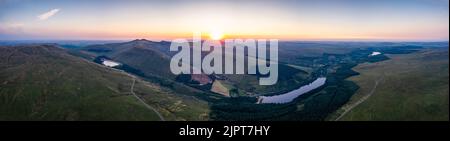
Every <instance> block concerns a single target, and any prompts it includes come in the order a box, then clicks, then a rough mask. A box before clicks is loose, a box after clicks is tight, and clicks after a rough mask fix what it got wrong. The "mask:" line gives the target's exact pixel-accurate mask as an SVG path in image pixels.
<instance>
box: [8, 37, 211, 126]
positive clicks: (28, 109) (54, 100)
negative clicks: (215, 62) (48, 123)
mask: <svg viewBox="0 0 450 141" xmlns="http://www.w3.org/2000/svg"><path fill="white" fill-rule="evenodd" d="M0 54H1V55H0V119H1V120H159V118H158V116H157V115H156V113H155V112H154V111H152V110H149V109H148V108H146V107H145V106H144V105H143V104H142V103H140V102H139V101H138V100H137V99H136V98H135V97H134V96H133V95H131V93H130V89H131V84H132V82H133V79H132V77H130V76H128V75H126V74H124V73H123V72H120V71H117V70H113V69H110V68H107V67H103V66H100V65H98V64H95V63H92V62H89V61H86V60H83V59H81V58H78V57H75V56H72V55H69V54H68V53H67V52H66V51H65V50H64V49H61V48H57V47H54V46H46V45H34V46H19V47H0ZM134 87H135V88H134V92H135V93H137V94H138V95H139V97H141V98H142V99H144V100H145V101H146V103H147V104H149V105H151V106H153V107H155V109H156V110H157V111H158V112H159V113H161V114H162V115H163V116H164V117H165V118H166V120H205V119H207V116H205V115H208V106H207V103H206V102H204V101H200V100H198V99H195V98H192V97H188V96H180V95H177V94H174V92H172V91H170V90H168V89H165V88H161V87H160V86H159V85H154V84H151V83H147V82H143V81H141V80H137V82H136V85H135V86H134Z"/></svg>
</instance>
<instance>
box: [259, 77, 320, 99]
mask: <svg viewBox="0 0 450 141" xmlns="http://www.w3.org/2000/svg"><path fill="white" fill-rule="evenodd" d="M326 80H327V78H325V77H320V78H317V79H316V80H314V81H313V82H312V83H310V84H308V85H304V86H302V87H300V88H298V89H295V90H293V91H290V92H288V93H285V94H280V95H275V96H260V97H259V98H258V99H259V100H258V103H288V102H291V101H292V100H294V99H295V98H297V97H298V96H300V95H302V94H305V93H307V92H310V91H312V90H314V89H316V88H318V87H320V86H322V85H324V84H325V81H326Z"/></svg>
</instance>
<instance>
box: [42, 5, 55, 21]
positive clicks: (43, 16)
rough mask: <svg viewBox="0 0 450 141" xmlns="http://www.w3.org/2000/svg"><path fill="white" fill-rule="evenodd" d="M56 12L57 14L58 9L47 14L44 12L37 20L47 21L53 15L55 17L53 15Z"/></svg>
mask: <svg viewBox="0 0 450 141" xmlns="http://www.w3.org/2000/svg"><path fill="white" fill-rule="evenodd" d="M58 12H59V9H58V8H57V9H53V10H50V11H48V12H45V13H43V14H41V15H38V16H37V18H38V19H39V20H41V21H43V20H47V19H48V18H50V17H52V16H53V15H55V14H56V13H58Z"/></svg>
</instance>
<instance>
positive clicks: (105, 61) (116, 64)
mask: <svg viewBox="0 0 450 141" xmlns="http://www.w3.org/2000/svg"><path fill="white" fill-rule="evenodd" d="M102 64H103V65H105V66H108V67H115V66H118V65H120V63H118V62H114V61H111V60H106V59H105V60H103V62H102Z"/></svg>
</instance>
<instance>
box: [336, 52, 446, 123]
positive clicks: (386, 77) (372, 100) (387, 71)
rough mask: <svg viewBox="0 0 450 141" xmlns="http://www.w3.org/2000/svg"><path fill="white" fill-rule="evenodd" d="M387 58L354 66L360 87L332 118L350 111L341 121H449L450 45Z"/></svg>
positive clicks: (353, 79)
mask: <svg viewBox="0 0 450 141" xmlns="http://www.w3.org/2000/svg"><path fill="white" fill-rule="evenodd" d="M388 57H390V58H391V59H390V60H386V61H382V62H377V63H364V64H360V65H358V66H357V67H355V68H354V70H355V71H357V72H359V73H361V74H360V75H358V76H354V77H351V78H350V80H352V81H354V82H356V83H357V84H358V85H359V86H360V89H359V90H358V91H357V93H356V94H355V95H354V96H353V97H352V98H351V100H350V102H348V103H347V104H346V105H345V106H344V107H342V108H341V109H340V110H338V112H337V113H336V114H334V115H332V116H330V118H329V119H330V120H335V119H336V117H338V116H339V115H340V114H342V113H344V111H345V110H348V112H347V113H346V114H345V115H343V116H342V117H340V118H339V120H351V121H354V120H448V114H449V112H448V110H449V109H448V108H449V106H448V105H449V97H448V93H449V86H448V80H449V76H448V75H449V70H448V67H449V60H448V48H439V49H424V50H421V51H419V52H416V53H412V54H400V55H388ZM376 83H378V84H377V86H375V85H376ZM364 99H365V100H364ZM358 103H360V104H358Z"/></svg>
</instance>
